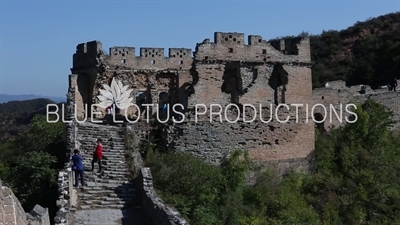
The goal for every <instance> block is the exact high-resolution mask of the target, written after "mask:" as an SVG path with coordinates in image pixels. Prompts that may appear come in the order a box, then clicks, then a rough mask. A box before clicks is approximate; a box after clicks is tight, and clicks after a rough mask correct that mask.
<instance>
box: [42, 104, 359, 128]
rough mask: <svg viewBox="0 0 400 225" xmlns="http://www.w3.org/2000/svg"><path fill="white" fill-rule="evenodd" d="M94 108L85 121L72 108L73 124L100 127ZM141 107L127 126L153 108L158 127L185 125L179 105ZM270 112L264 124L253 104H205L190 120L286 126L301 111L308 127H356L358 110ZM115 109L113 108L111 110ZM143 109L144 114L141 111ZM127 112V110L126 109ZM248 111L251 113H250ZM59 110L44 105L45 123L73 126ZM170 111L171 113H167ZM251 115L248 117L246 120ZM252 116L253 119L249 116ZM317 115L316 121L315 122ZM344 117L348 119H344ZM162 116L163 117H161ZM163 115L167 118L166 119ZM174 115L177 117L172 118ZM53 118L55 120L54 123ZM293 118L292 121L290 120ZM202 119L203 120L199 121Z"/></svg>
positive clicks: (303, 107)
mask: <svg viewBox="0 0 400 225" xmlns="http://www.w3.org/2000/svg"><path fill="white" fill-rule="evenodd" d="M96 106H97V105H96V104H92V105H91V110H92V113H90V114H89V115H91V116H90V117H91V118H88V116H87V115H88V113H87V107H86V105H85V112H86V113H84V114H85V118H76V115H77V112H76V108H77V107H76V106H75V107H74V108H75V113H74V115H75V118H73V119H74V120H75V121H76V122H78V123H83V122H87V121H90V122H93V123H102V122H103V121H100V120H98V119H95V118H93V117H94V116H95V115H101V112H97V111H96V110H94V107H96ZM141 106H142V107H139V106H138V105H136V104H131V105H130V106H129V107H135V108H136V110H137V113H138V115H137V118H136V120H132V119H131V118H129V116H128V115H127V112H128V110H125V113H124V114H125V120H126V121H127V122H128V123H136V122H138V121H139V120H141V121H143V119H141V118H143V117H142V116H141V115H142V113H145V112H149V110H150V108H155V109H156V118H157V119H158V121H159V122H160V123H166V122H168V121H169V120H170V116H169V115H173V116H172V118H171V119H172V121H173V122H174V123H182V122H185V121H187V120H186V118H185V114H184V113H182V112H181V111H182V109H184V106H183V105H182V104H174V105H172V106H170V105H168V104H166V107H165V108H164V109H163V108H162V107H156V104H142V105H141ZM50 107H51V108H53V109H55V110H52V111H50V110H49V109H50ZM267 107H268V108H269V110H268V111H269V117H268V119H267V120H266V119H265V116H266V115H264V114H263V113H262V109H264V108H265V105H263V104H259V105H258V107H256V106H254V105H253V104H243V108H242V110H241V109H240V108H239V106H238V105H236V104H229V105H226V106H221V105H219V104H210V105H208V106H207V105H205V104H196V105H195V107H194V115H192V116H191V118H192V117H193V116H194V121H195V122H196V123H197V122H198V121H199V120H201V121H204V117H209V118H208V119H206V121H207V120H209V121H210V123H212V122H215V118H218V119H219V122H220V123H223V122H227V123H236V122H238V121H241V122H246V123H252V122H254V121H256V120H257V118H258V120H257V121H261V122H263V123H269V122H271V121H272V120H273V119H275V120H276V121H278V122H279V123H287V122H289V121H290V120H292V121H293V119H295V121H296V123H297V122H299V117H300V116H299V112H300V111H303V112H304V114H305V116H304V114H303V116H302V118H303V119H304V122H305V123H308V122H309V121H312V122H315V123H322V122H327V121H329V122H330V123H333V121H337V122H339V123H343V122H344V121H345V122H347V123H355V122H356V121H357V119H358V117H357V114H356V113H355V110H356V109H357V106H356V105H355V104H337V105H333V104H330V105H329V106H327V105H324V104H314V105H308V104H279V105H274V104H270V105H269V106H267ZM114 108H115V107H114ZM144 108H145V110H144ZM235 108H236V112H237V115H236V116H235V118H231V117H232V115H230V116H228V114H229V112H230V110H232V109H235ZM128 109H129V108H128ZM249 109H250V110H249ZM59 110H60V109H59V107H58V106H57V105H56V104H48V105H47V112H46V117H47V122H48V123H56V122H58V121H59V120H60V116H59V115H60V114H61V120H62V122H64V123H70V122H72V119H71V120H65V118H64V115H65V113H64V105H62V106H61V113H59ZM283 110H284V111H287V112H289V111H290V112H293V111H292V110H294V113H290V115H287V116H286V118H284V119H282V111H283ZM170 111H172V113H171V112H170ZM240 112H247V113H246V114H247V115H245V113H240ZM249 114H250V116H249ZM251 114H252V116H251ZM316 114H318V115H319V116H317V117H318V118H316V116H315V115H316ZM344 114H347V115H344ZM50 115H53V118H52V119H50ZM146 115H147V118H146V121H147V122H150V118H149V117H150V116H149V113H146ZM162 115H164V116H162ZM165 115H166V116H165ZM175 115H176V117H175ZM54 117H55V119H54ZM293 117H294V118H293ZM200 118H202V119H200ZM113 119H114V121H113V122H114V123H118V122H121V123H122V122H123V121H118V120H116V118H115V114H113Z"/></svg>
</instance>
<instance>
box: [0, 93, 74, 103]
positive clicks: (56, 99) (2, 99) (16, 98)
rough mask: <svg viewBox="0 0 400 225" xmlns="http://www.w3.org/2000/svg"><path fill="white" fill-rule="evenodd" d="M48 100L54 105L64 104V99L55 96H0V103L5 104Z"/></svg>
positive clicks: (65, 99)
mask: <svg viewBox="0 0 400 225" xmlns="http://www.w3.org/2000/svg"><path fill="white" fill-rule="evenodd" d="M39 98H40V99H50V100H51V101H53V102H55V103H61V102H66V101H67V98H66V97H57V96H44V95H35V94H21V95H9V94H0V103H7V102H10V101H26V100H33V99H39Z"/></svg>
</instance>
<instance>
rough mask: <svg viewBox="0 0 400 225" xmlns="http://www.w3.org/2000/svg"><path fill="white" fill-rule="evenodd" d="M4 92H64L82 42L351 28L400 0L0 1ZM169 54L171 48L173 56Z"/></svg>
mask: <svg viewBox="0 0 400 225" xmlns="http://www.w3.org/2000/svg"><path fill="white" fill-rule="evenodd" d="M0 2H1V5H0V9H1V12H0V16H1V21H0V22H1V24H0V28H1V30H0V36H1V46H0V51H1V56H0V57H1V58H0V63H1V66H0V69H1V71H0V94H38V95H47V96H61V97H63V96H65V94H66V93H67V90H68V75H69V74H70V68H71V66H72V55H73V53H74V52H75V49H76V45H77V44H79V43H83V42H87V41H92V40H100V41H101V42H102V43H103V49H108V48H109V47H112V46H118V45H119V46H134V47H136V55H138V54H139V52H138V51H139V47H162V48H169V47H185V48H192V49H194V48H195V46H196V43H198V42H202V41H203V40H204V39H205V38H210V40H213V34H214V32H215V31H222V32H242V33H245V35H246V36H247V35H250V34H259V35H262V36H263V38H264V39H267V40H268V39H270V38H275V37H279V36H286V35H297V34H299V33H301V32H302V31H307V32H310V33H312V34H319V33H321V32H322V30H330V29H344V28H347V27H349V26H351V25H353V24H354V23H355V22H356V21H363V20H366V19H368V18H370V17H376V16H379V15H383V14H387V13H391V12H396V11H399V10H400V1H384V0H381V1H351V0H347V1H339V0H337V1H326V0H318V1H301V0H298V1H296V0H293V1H268V0H264V1H252V0H247V1H234V0H231V1H227V0H226V1H219V0H214V1H211V0H210V1H204V0H203V1H200V0H198V1H192V0H186V1H183V0H182V1H167V0H165V1H151V0H148V1H87V0H86V1H85V0H82V1H67V0H59V1H45V0H43V1H33V0H31V1H17V0H13V1H6V0H0ZM167 52H168V51H166V53H167Z"/></svg>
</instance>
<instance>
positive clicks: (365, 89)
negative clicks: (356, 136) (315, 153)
mask: <svg viewBox="0 0 400 225" xmlns="http://www.w3.org/2000/svg"><path fill="white" fill-rule="evenodd" d="M368 99H371V100H374V101H376V102H378V103H380V104H382V105H384V106H386V107H387V108H388V109H389V110H392V111H393V112H394V117H393V119H394V120H395V121H397V123H396V124H395V125H394V128H400V123H398V122H399V121H400V105H399V103H400V93H399V92H394V91H389V90H388V88H387V87H381V88H379V89H375V90H372V89H371V88H370V87H369V86H367V85H356V86H350V87H347V86H346V83H345V82H344V81H341V80H338V81H330V82H327V84H326V87H324V88H316V89H314V90H313V101H314V105H315V104H322V105H324V106H325V108H326V112H325V111H324V110H323V107H318V108H317V107H316V108H315V112H314V114H318V115H316V119H317V120H322V119H323V117H324V116H325V115H326V119H325V121H324V122H323V123H321V124H322V126H323V127H324V129H325V130H330V129H332V128H334V127H339V126H343V125H344V124H346V117H348V118H349V120H350V121H352V120H353V119H352V118H351V117H350V116H351V114H349V113H348V112H347V111H346V105H348V104H359V103H363V102H365V101H366V100H368ZM340 107H341V109H340ZM348 109H349V110H351V111H354V107H350V106H349V107H348ZM336 114H338V115H336ZM317 117H318V118H317ZM331 118H332V119H331Z"/></svg>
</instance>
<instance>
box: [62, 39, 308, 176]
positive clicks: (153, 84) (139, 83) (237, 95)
mask: <svg viewBox="0 0 400 225" xmlns="http://www.w3.org/2000/svg"><path fill="white" fill-rule="evenodd" d="M135 50H136V49H135V48H134V47H122V46H121V47H112V48H110V49H109V53H108V54H106V53H104V52H103V51H102V44H101V43H100V42H99V41H92V42H87V43H82V44H79V45H78V46H77V50H76V53H75V54H74V56H73V68H72V69H71V72H72V75H70V83H69V95H68V96H69V97H68V102H69V110H70V113H71V114H70V116H75V117H77V118H82V117H84V116H85V115H88V114H89V113H85V107H84V106H85V104H86V105H87V106H88V107H89V109H90V106H91V105H92V104H94V103H98V102H99V100H98V99H97V98H96V96H98V95H99V89H100V88H102V85H103V84H110V82H111V80H112V79H113V78H114V79H117V80H120V81H121V82H122V83H123V85H129V88H130V89H133V92H132V93H131V97H132V98H134V102H133V103H137V104H139V103H140V101H142V100H141V99H139V98H138V97H137V96H139V94H141V93H142V96H146V99H147V100H146V101H147V103H152V104H155V105H163V104H164V103H169V104H170V105H173V104H177V103H179V104H182V105H183V106H184V108H183V109H182V110H181V112H182V113H184V114H185V115H186V116H185V118H186V121H185V122H183V123H174V124H171V125H169V129H167V130H168V131H166V134H165V136H166V145H167V146H168V148H171V149H176V150H179V151H188V152H192V153H194V154H196V155H198V156H200V157H203V158H204V159H206V160H208V161H210V162H213V163H217V164H218V163H220V162H221V160H223V158H224V157H225V156H226V155H227V154H228V152H229V151H230V150H232V149H233V148H234V147H239V148H242V149H244V150H248V151H249V153H250V156H251V157H253V158H254V159H256V160H258V161H263V162H268V163H272V164H274V165H277V166H278V167H279V168H280V169H287V168H289V167H296V168H306V167H307V166H308V160H309V156H310V154H311V153H312V152H313V150H314V139H315V138H314V123H313V122H312V121H311V120H308V121H307V119H309V117H310V115H307V114H306V111H307V110H305V109H304V107H299V108H298V111H296V109H295V107H293V106H292V107H291V108H290V111H288V110H287V109H285V107H282V108H281V109H280V110H279V117H280V119H281V120H282V121H284V120H285V119H286V116H287V115H290V116H291V117H290V120H288V121H286V122H284V123H282V122H279V121H278V120H276V119H272V121H270V122H269V123H263V122H262V121H261V119H260V118H259V114H260V109H261V111H262V114H263V117H264V118H265V119H264V120H268V117H270V114H269V112H270V111H271V110H273V111H274V112H275V108H271V107H272V106H275V107H276V106H277V105H278V104H288V105H289V104H303V105H305V104H312V102H313V100H312V82H311V56H310V43H309V39H308V38H301V37H298V38H291V39H282V40H273V41H269V42H267V41H265V40H263V39H262V37H261V36H259V35H250V36H248V40H247V44H245V36H244V34H243V33H222V32H216V33H215V34H214V42H210V40H209V39H205V40H204V41H203V42H202V43H198V44H197V45H196V48H195V51H194V54H192V50H191V49H185V48H170V49H169V52H168V57H165V55H164V49H163V48H140V56H136V55H135ZM135 101H136V102H135ZM196 104H197V105H198V104H204V105H207V106H209V105H210V104H219V105H220V106H221V107H222V109H223V110H222V117H223V118H221V120H222V123H221V122H220V121H219V120H220V119H219V117H218V116H214V117H215V118H214V121H213V122H210V120H209V118H210V116H209V112H207V114H206V115H204V116H202V117H198V118H197V119H198V121H197V123H196V122H195V119H194V109H195V106H196ZM230 104H233V105H237V106H239V107H238V108H239V111H238V110H237V109H236V108H235V107H232V105H231V107H230V108H229V110H227V111H226V112H227V113H226V115H228V118H229V119H230V120H235V118H236V117H237V115H238V113H241V114H243V113H245V114H246V115H247V116H248V119H247V120H251V117H253V115H254V114H253V112H252V110H251V109H250V111H248V110H247V111H241V110H242V106H243V105H244V104H250V105H254V106H255V108H256V110H257V111H258V114H257V118H255V120H254V121H253V122H251V123H249V122H245V121H243V119H242V118H240V119H239V120H238V121H237V122H235V123H229V122H227V119H226V118H225V116H224V112H225V107H226V106H228V105H230ZM260 104H261V105H262V108H260V107H259V106H260ZM74 107H76V108H74ZM94 109H95V110H97V111H99V112H102V113H104V112H105V110H104V109H101V108H99V107H94ZM127 110H128V111H127V112H126V115H129V116H131V117H135V116H137V110H136V109H135V108H129V109H127ZM203 110H204V109H201V111H203ZM209 110H210V108H208V111H209ZM89 111H90V110H89ZM214 111H219V109H218V108H217V109H214ZM75 112H76V113H75ZM121 113H123V114H125V111H124V110H123V111H122V112H121ZM151 113H153V114H154V111H152V112H151ZM74 114H75V115H74ZM295 114H297V115H298V117H297V118H296V116H294V115H295ZM103 115H104V114H103ZM103 115H102V116H103ZM89 116H90V115H89Z"/></svg>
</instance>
